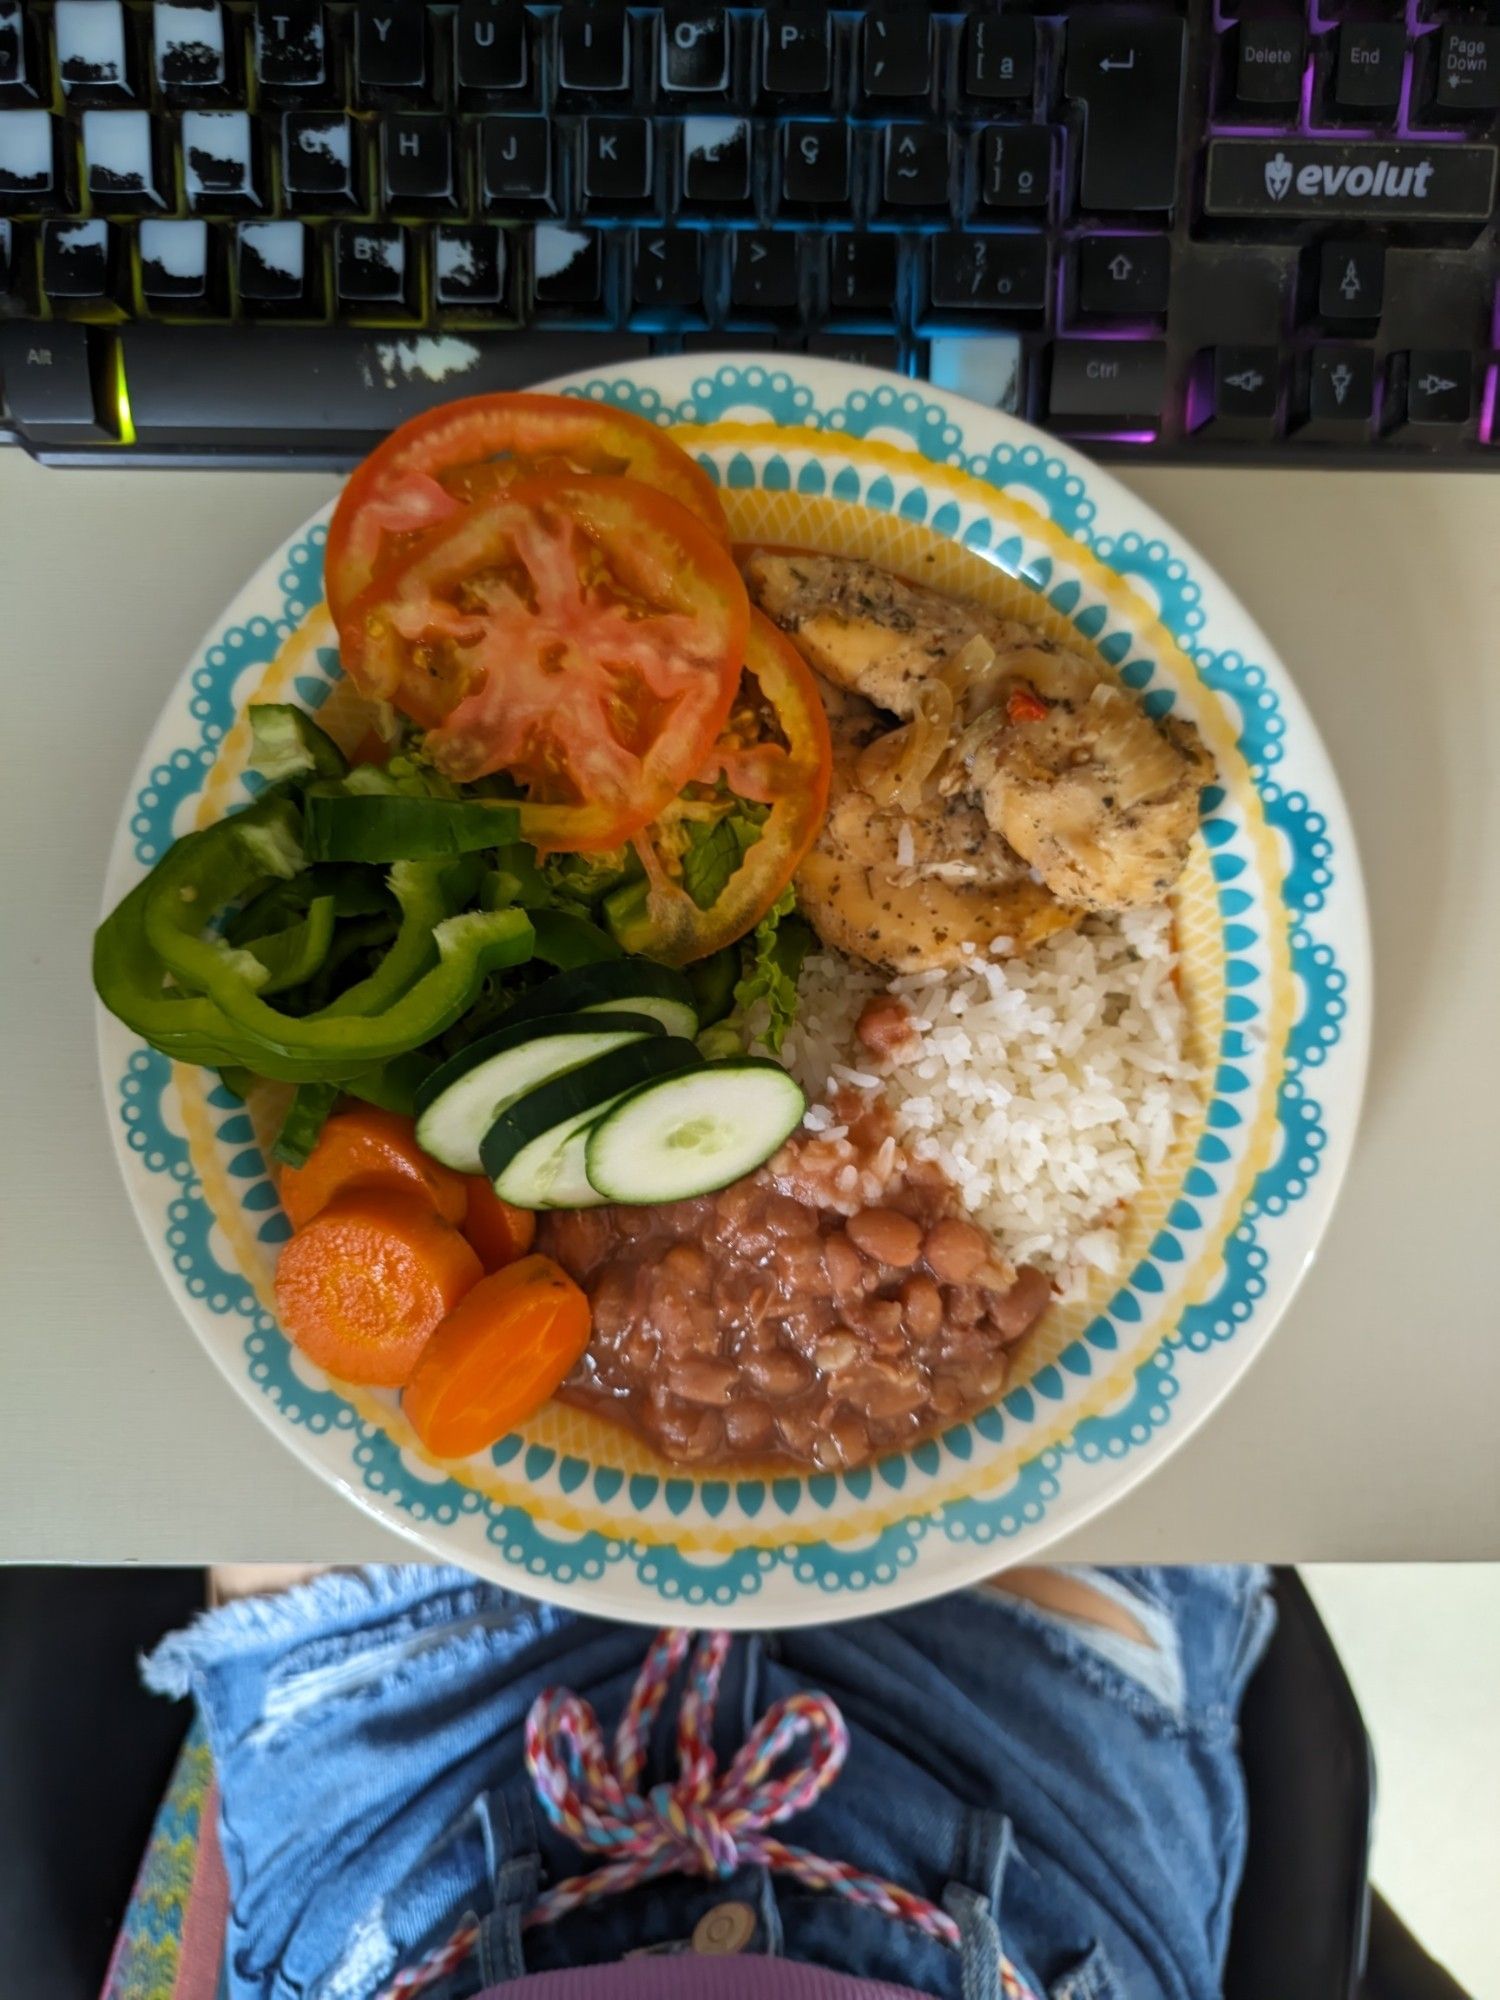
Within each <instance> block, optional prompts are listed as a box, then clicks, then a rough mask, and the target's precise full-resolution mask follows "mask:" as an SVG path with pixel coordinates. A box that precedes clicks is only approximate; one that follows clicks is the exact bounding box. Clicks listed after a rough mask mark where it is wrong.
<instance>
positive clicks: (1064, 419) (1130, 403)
mask: <svg viewBox="0 0 1500 2000" xmlns="http://www.w3.org/2000/svg"><path fill="white" fill-rule="evenodd" d="M1166 381H1167V350H1166V348H1165V347H1164V346H1163V345H1162V344H1161V342H1160V341H1155V340H1107V341H1104V340H1060V341H1058V342H1057V343H1056V345H1055V346H1054V347H1053V349H1052V383H1051V388H1050V390H1049V394H1048V409H1049V411H1050V413H1051V415H1052V418H1053V420H1054V421H1055V422H1057V423H1060V424H1062V425H1064V426H1066V427H1067V428H1069V429H1077V428H1080V427H1084V426H1089V425H1096V424H1097V425H1102V426H1104V427H1105V428H1107V429H1116V428H1118V429H1122V430H1129V429H1134V430H1146V429H1154V428H1155V426H1156V425H1157V424H1159V423H1160V422H1161V406H1162V398H1163V395H1164V394H1165V391H1166Z"/></svg>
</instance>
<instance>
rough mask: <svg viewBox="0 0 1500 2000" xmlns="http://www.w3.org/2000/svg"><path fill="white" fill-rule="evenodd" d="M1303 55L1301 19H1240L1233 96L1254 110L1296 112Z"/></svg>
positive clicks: (1304, 50)
mask: <svg viewBox="0 0 1500 2000" xmlns="http://www.w3.org/2000/svg"><path fill="white" fill-rule="evenodd" d="M1306 56H1307V37H1306V35H1305V34H1304V33H1303V30H1302V23H1301V22H1300V21H1291V20H1286V21H1241V23H1240V25H1239V32H1238V35H1237V36H1236V39H1235V64H1234V94H1235V96H1236V97H1237V98H1238V99H1239V101H1240V103H1241V104H1250V105H1254V106H1255V108H1256V109H1257V110H1264V111H1286V112H1292V111H1295V110H1296V109H1297V105H1298V102H1299V100H1300V95H1301V90H1302V67H1303V63H1304V62H1305V60H1306Z"/></svg>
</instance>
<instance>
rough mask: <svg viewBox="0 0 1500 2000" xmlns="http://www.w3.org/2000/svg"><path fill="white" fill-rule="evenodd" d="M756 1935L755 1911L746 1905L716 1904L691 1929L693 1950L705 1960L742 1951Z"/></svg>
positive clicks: (725, 1956)
mask: <svg viewBox="0 0 1500 2000" xmlns="http://www.w3.org/2000/svg"><path fill="white" fill-rule="evenodd" d="M754 1935H755V1912H754V1910H752V1909H751V1907H750V1905H749V1904H748V1903H715V1905H714V1907H713V1908H712V1909H711V1910H709V1911H707V1912H706V1913H705V1914H704V1915H703V1916H701V1917H700V1918H699V1919H698V1921H697V1923H696V1924H694V1926H693V1950H694V1951H696V1952H699V1953H701V1954H702V1955H703V1956H704V1957H707V1958H728V1957H730V1956H731V1955H732V1954H733V1953H735V1952H737V1951H743V1950H744V1949H745V1946H746V1945H747V1944H749V1942H750V1940H751V1938H752V1937H753V1936H754Z"/></svg>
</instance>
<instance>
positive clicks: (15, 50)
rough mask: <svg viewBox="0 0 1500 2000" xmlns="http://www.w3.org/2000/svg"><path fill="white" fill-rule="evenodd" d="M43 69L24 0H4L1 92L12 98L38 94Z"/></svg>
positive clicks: (0, 25) (0, 5)
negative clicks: (28, 29)
mask: <svg viewBox="0 0 1500 2000" xmlns="http://www.w3.org/2000/svg"><path fill="white" fill-rule="evenodd" d="M42 70H43V65H42V64H41V63H39V62H38V61H37V60H36V51H35V50H34V49H33V48H32V46H31V44H30V42H29V40H28V38H27V34H26V17H25V15H24V14H23V13H22V12H21V0H0V92H3V93H4V95H5V97H6V98H7V99H8V100H10V101H11V102H14V101H15V100H16V99H18V98H28V97H36V96H38V95H39V94H40V93H39V91H38V88H37V83H38V78H39V77H40V75H41V74H42Z"/></svg>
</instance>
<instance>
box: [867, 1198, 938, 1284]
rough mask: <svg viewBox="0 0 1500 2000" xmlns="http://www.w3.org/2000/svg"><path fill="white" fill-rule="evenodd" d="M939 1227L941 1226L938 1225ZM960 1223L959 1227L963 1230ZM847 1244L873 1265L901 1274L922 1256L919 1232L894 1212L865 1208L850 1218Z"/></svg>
mask: <svg viewBox="0 0 1500 2000" xmlns="http://www.w3.org/2000/svg"><path fill="white" fill-rule="evenodd" d="M940 1226H941V1225H940ZM963 1226H964V1225H963V1224H962V1223H960V1224H959V1225H958V1227H959V1228H960V1229H961V1228H963ZM848 1233H849V1241H850V1242H851V1243H852V1244H853V1245H854V1247H855V1249H856V1250H862V1251H863V1252H864V1254H865V1255H866V1256H867V1257H868V1258H869V1259H870V1260H871V1262H872V1263H875V1264H889V1265H890V1266H891V1267H892V1269H893V1270H897V1271H904V1270H906V1269H908V1268H909V1266H911V1265H912V1264H915V1263H916V1261H917V1258H918V1257H919V1256H920V1255H921V1252H922V1231H921V1228H920V1226H919V1225H918V1224H917V1223H915V1222H913V1221H912V1219H911V1217H910V1216H909V1215H902V1214H901V1212H900V1211H899V1210H898V1209H894V1208H867V1209H865V1210H864V1211H863V1212H862V1213H861V1214H859V1215H851V1216H850V1218H849V1228H848Z"/></svg>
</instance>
